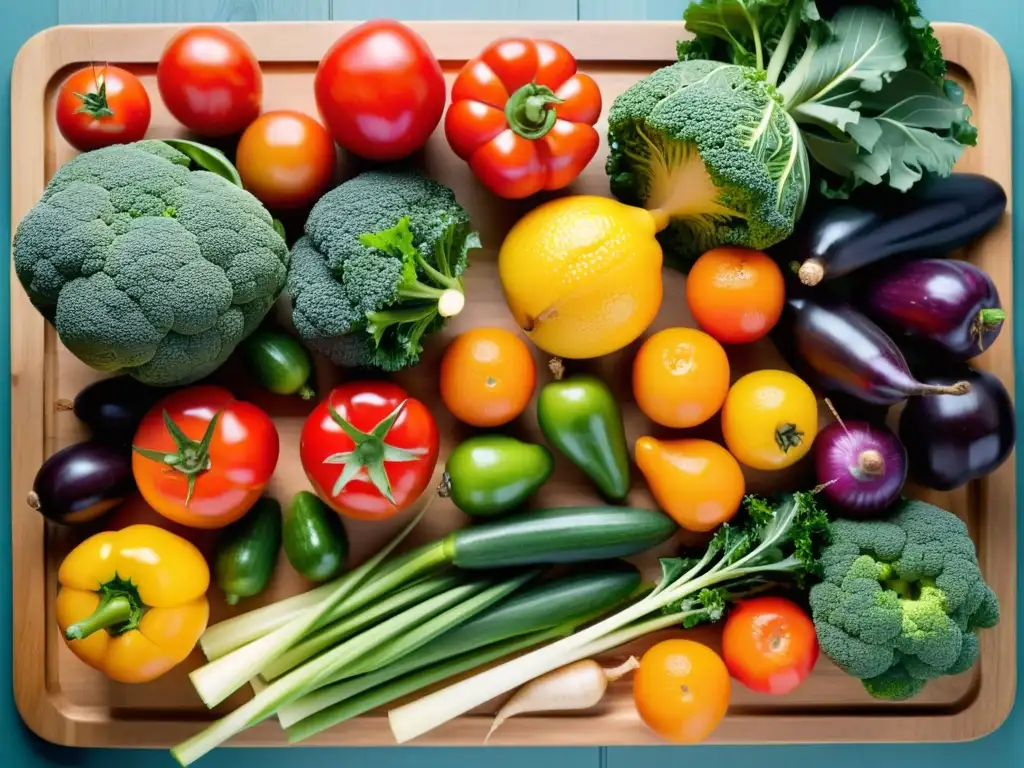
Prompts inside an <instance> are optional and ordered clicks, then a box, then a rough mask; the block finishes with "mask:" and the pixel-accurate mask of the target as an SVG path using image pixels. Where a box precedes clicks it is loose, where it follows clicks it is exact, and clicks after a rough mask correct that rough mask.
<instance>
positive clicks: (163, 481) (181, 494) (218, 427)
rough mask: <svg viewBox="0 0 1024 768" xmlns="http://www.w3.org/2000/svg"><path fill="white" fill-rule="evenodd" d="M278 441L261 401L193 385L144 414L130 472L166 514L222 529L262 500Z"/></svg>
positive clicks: (180, 520) (195, 525) (274, 463)
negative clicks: (243, 398)
mask: <svg viewBox="0 0 1024 768" xmlns="http://www.w3.org/2000/svg"><path fill="white" fill-rule="evenodd" d="M165 414H166V415H165ZM215 420H216V421H215ZM168 421H169V422H170V423H168ZM207 440H208V442H207V443H206V445H205V446H204V442H206V441H207ZM279 447H280V446H279V441H278V436H277V429H276V428H275V427H274V422H273V421H272V420H271V418H270V417H269V416H268V415H267V414H266V413H264V412H263V411H261V410H260V409H259V408H257V407H256V406H255V405H252V404H251V403H244V402H241V401H239V400H235V398H234V396H233V395H232V394H231V393H230V392H228V390H226V389H223V388H221V387H212V386H197V387H190V388H188V389H182V390H179V391H177V392H173V393H172V394H170V395H168V396H167V397H165V398H164V399H163V400H160V401H159V402H158V403H157V404H156V405H154V406H153V407H152V408H151V409H150V410H149V412H147V413H146V415H145V416H144V417H143V419H142V422H141V423H140V424H139V428H138V430H136V432H135V440H134V442H133V448H134V450H133V452H132V472H133V474H134V475H135V482H136V484H137V485H138V487H139V492H140V493H141V494H142V498H144V499H145V500H146V503H147V504H149V506H151V507H152V508H153V509H155V510H156V511H157V512H159V513H160V514H161V515H163V516H164V517H166V518H167V519H169V520H173V521H174V522H176V523H181V524H182V525H187V526H190V527H192V528H222V527H224V526H225V525H227V524H229V523H233V522H234V521H235V520H237V519H238V518H240V517H242V515H244V514H245V513H246V512H248V511H249V508H250V507H252V505H253V504H254V503H256V500H257V499H258V498H259V497H260V495H261V494H262V493H263V489H264V488H265V487H266V485H267V482H268V481H269V480H270V476H271V475H272V474H273V473H274V468H275V467H276V466H277V458H278V453H279Z"/></svg>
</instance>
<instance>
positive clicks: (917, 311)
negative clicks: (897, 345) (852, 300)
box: [862, 259, 1006, 361]
mask: <svg viewBox="0 0 1024 768" xmlns="http://www.w3.org/2000/svg"><path fill="white" fill-rule="evenodd" d="M862 295H863V304H862V306H863V308H864V311H865V312H866V313H867V314H868V315H869V316H871V317H872V318H874V319H875V320H877V321H878V322H879V323H881V324H882V325H883V326H885V327H886V328H890V329H893V331H894V332H895V331H897V330H898V331H900V332H901V333H902V334H904V335H906V336H907V337H909V338H911V339H913V340H915V341H925V342H926V343H927V344H929V345H931V346H933V347H935V348H936V349H938V350H941V351H942V352H943V353H945V354H946V355H948V356H949V357H950V358H951V359H953V360H957V361H965V360H969V359H970V358H972V357H975V356H976V355H979V354H981V353H982V352H984V351H985V350H986V349H988V348H989V347H990V346H992V343H993V342H994V341H995V340H996V337H998V336H999V331H1000V330H1002V327H1003V321H1004V320H1005V319H1006V313H1005V312H1004V311H1003V310H1002V309H1001V308H1000V306H999V293H998V292H997V291H996V287H995V285H993V283H992V280H991V279H990V278H989V276H988V275H986V274H985V273H984V272H982V271H981V270H980V269H978V268H977V267H976V266H974V265H973V264H968V263H967V262H966V261H958V260H956V259H921V260H919V261H908V262H905V263H903V264H900V265H898V266H896V267H894V268H893V269H891V270H886V271H885V272H884V273H883V274H881V275H879V276H878V277H876V278H875V279H874V280H872V281H871V282H870V283H869V284H868V285H867V287H866V290H865V291H864V293H863V294H862Z"/></svg>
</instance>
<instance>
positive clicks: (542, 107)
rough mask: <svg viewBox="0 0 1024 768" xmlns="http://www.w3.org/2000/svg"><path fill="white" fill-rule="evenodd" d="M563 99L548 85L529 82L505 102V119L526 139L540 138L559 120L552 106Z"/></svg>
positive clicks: (510, 126)
mask: <svg viewBox="0 0 1024 768" xmlns="http://www.w3.org/2000/svg"><path fill="white" fill-rule="evenodd" d="M562 101H563V100H562V99H560V98H559V97H558V96H556V95H555V92H554V91H552V90H551V89H550V88H548V87H547V86H546V85H537V84H536V83H527V84H526V85H524V86H522V87H521V88H519V90H517V91H515V92H514V93H513V94H512V95H511V96H509V97H508V101H507V102H505V119H506V120H508V127H509V128H511V129H512V130H513V131H514V132H515V133H517V134H519V135H520V136H522V137H523V138H524V139H530V140H531V141H532V140H535V139H540V138H543V137H544V136H546V135H547V133H548V131H550V130H551V129H552V128H553V127H554V125H555V121H556V120H558V115H557V114H556V113H555V110H553V109H552V108H551V105H552V104H561V103H562Z"/></svg>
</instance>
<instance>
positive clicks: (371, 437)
mask: <svg viewBox="0 0 1024 768" xmlns="http://www.w3.org/2000/svg"><path fill="white" fill-rule="evenodd" d="M438 447H439V446H438V433H437V424H435V423H434V417H433V416H431V415H430V411H428V410H427V407H426V406H425V405H423V403H421V402H420V401H419V400H416V399H414V398H411V397H409V395H408V393H407V392H406V391H405V390H404V389H402V388H401V387H399V386H397V385H395V384H391V383H388V382H355V383H351V384H342V385H341V386H339V387H335V388H334V389H332V390H331V392H330V394H328V395H327V397H326V398H325V399H324V400H323V402H321V403H320V405H318V406H317V407H316V408H315V409H314V411H313V413H311V414H310V415H309V418H308V419H306V423H305V424H304V425H303V427H302V438H301V441H300V444H299V453H300V456H301V458H302V466H303V468H304V469H305V470H306V476H307V477H308V478H309V481H310V482H311V483H312V484H313V488H314V489H315V490H316V492H317V495H319V496H320V498H321V499H323V500H324V501H325V502H326V503H327V504H329V505H330V506H331V507H332V508H333V509H334V510H335V511H336V512H339V513H341V514H343V515H347V516H348V517H353V518H356V519H360V520H385V519H387V518H389V517H392V516H393V515H396V514H398V513H399V512H401V511H402V510H404V509H407V508H408V507H409V506H410V505H411V504H412V503H413V502H414V501H416V499H418V498H419V497H420V494H422V493H423V491H424V489H426V487H427V485H428V484H429V483H430V478H431V476H432V475H433V473H434V465H435V464H436V463H437V453H438Z"/></svg>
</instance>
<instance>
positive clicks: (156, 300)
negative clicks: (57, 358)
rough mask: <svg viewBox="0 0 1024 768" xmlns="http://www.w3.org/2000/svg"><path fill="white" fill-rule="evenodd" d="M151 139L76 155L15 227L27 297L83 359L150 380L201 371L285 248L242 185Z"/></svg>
mask: <svg viewBox="0 0 1024 768" xmlns="http://www.w3.org/2000/svg"><path fill="white" fill-rule="evenodd" d="M189 165H190V160H189V158H188V157H187V156H186V155H184V154H182V153H181V152H178V151H177V150H176V149H173V148H172V147H170V146H168V145H167V144H164V143H163V142H160V141H141V142H137V143H135V144H127V145H115V146H112V147H107V148H105V149H98V150H95V151H93V152H87V153H85V154H82V155H79V156H77V157H75V158H74V159H73V160H71V161H70V162H68V163H67V164H65V165H64V166H63V167H62V168H60V169H59V170H58V171H57V173H55V174H54V176H53V179H52V180H51V181H50V183H49V184H48V185H47V187H46V190H45V191H44V192H43V196H42V199H41V200H40V201H39V203H37V204H36V206H35V207H34V208H32V210H31V211H29V213H28V214H27V215H26V216H25V218H24V219H23V220H22V221H21V223H20V224H19V226H18V230H17V233H16V234H15V237H14V267H15V270H16V272H17V275H18V279H19V281H20V282H21V284H22V286H24V288H25V290H26V291H27V293H28V295H29V298H30V299H31V300H32V303H33V304H34V305H35V307H36V308H37V309H38V310H39V311H40V313H42V315H43V316H44V317H46V319H47V320H49V321H50V322H51V323H52V324H53V325H54V327H55V328H56V330H57V333H58V335H59V336H60V339H61V341H62V342H63V343H64V345H65V346H66V347H67V348H68V349H69V350H71V352H73V353H74V354H75V355H76V356H77V357H78V358H79V359H81V360H82V361H83V362H85V363H86V364H88V365H90V366H92V367H93V368H96V369H98V370H101V371H105V372H111V373H115V372H123V373H129V374H131V375H132V376H134V377H135V378H137V379H139V380H140V381H143V382H145V383H147V384H153V385H158V386H171V385H178V384H186V383H189V382H192V381H195V380H197V379H200V378H202V377H204V376H206V375H207V374H209V373H211V372H212V371H213V370H214V369H216V368H217V367H218V366H220V365H221V363H223V362H224V361H225V360H226V359H227V358H228V356H229V355H230V354H231V352H232V351H233V350H234V349H235V347H236V346H237V345H238V343H239V342H241V341H242V340H243V339H244V338H245V337H247V336H248V335H249V334H250V333H252V331H254V330H255V329H256V327H257V326H258V325H259V323H260V321H261V320H262V319H263V317H264V316H265V315H266V314H267V312H268V311H269V310H270V307H271V306H272V305H273V303H274V301H275V299H276V298H277V296H278V295H279V294H280V292H281V290H282V288H283V287H284V283H285V275H286V271H287V267H288V248H287V246H286V245H285V242H284V240H283V239H282V238H281V236H280V235H279V234H278V233H277V232H276V231H275V229H274V226H273V220H272V218H271V216H270V214H269V213H268V212H267V210H266V209H265V208H264V207H263V205H262V204H261V203H260V202H259V201H258V200H257V199H256V198H255V197H253V196H252V195H251V194H249V193H248V192H246V191H244V190H243V189H241V188H240V187H238V186H236V185H234V184H232V183H231V182H230V181H227V180H225V179H224V178H221V177H220V176H217V175H215V174H213V173H209V172H207V171H202V170H198V171H191V170H189Z"/></svg>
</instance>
